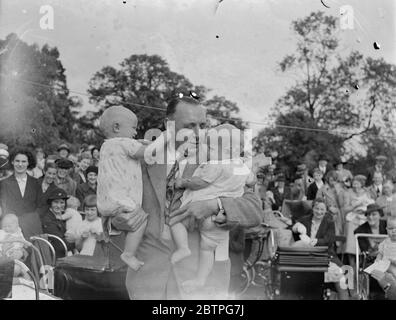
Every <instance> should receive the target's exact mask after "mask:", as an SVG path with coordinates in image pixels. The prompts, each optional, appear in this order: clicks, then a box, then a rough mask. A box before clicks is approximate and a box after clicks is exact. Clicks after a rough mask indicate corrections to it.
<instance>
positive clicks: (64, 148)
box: [58, 143, 70, 159]
mask: <svg viewBox="0 0 396 320" xmlns="http://www.w3.org/2000/svg"><path fill="white" fill-rule="evenodd" d="M69 154H70V148H69V146H68V145H67V144H66V143H63V144H61V145H60V146H59V147H58V155H59V158H61V159H67V157H68V156H69Z"/></svg>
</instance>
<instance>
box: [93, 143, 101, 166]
mask: <svg viewBox="0 0 396 320" xmlns="http://www.w3.org/2000/svg"><path fill="white" fill-rule="evenodd" d="M91 156H92V165H93V166H95V167H97V166H98V163H99V158H100V151H99V148H97V147H93V148H92V150H91Z"/></svg>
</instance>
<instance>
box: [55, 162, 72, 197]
mask: <svg viewBox="0 0 396 320" xmlns="http://www.w3.org/2000/svg"><path fill="white" fill-rule="evenodd" d="M55 164H56V168H57V177H56V179H55V185H56V186H57V187H58V188H61V189H63V190H65V191H66V193H67V194H68V195H70V196H75V195H76V189H77V184H76V182H75V181H74V180H73V179H72V178H70V176H69V170H70V169H71V168H72V167H73V162H71V161H70V160H68V159H58V160H56V161H55Z"/></svg>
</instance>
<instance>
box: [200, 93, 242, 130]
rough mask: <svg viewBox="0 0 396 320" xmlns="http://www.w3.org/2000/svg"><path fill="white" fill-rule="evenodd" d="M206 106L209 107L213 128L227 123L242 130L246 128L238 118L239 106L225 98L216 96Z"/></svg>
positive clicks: (205, 103)
mask: <svg viewBox="0 0 396 320" xmlns="http://www.w3.org/2000/svg"><path fill="white" fill-rule="evenodd" d="M204 106H206V107H207V110H208V115H209V117H210V118H211V122H212V125H213V126H216V125H219V124H222V123H225V122H227V123H230V124H232V125H234V126H236V127H237V128H239V129H241V130H243V129H245V128H246V126H244V125H243V122H242V119H241V118H239V117H237V116H236V115H237V114H238V113H239V108H238V106H237V104H236V103H234V102H231V101H229V100H227V99H226V98H225V97H219V96H214V97H213V98H211V99H209V100H207V101H205V102H204Z"/></svg>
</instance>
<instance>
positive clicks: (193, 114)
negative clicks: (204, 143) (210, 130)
mask: <svg viewBox="0 0 396 320" xmlns="http://www.w3.org/2000/svg"><path fill="white" fill-rule="evenodd" d="M169 120H171V121H172V120H173V121H175V133H176V135H177V133H178V132H179V131H180V130H181V129H188V130H191V131H192V132H193V133H194V134H195V137H199V133H200V132H199V131H200V130H201V131H202V130H205V129H206V126H207V122H206V110H205V109H204V108H203V107H202V106H201V105H193V104H189V103H186V102H184V101H181V102H179V104H178V105H177V107H176V112H175V114H174V115H173V116H172V117H171V118H170V119H169ZM197 142H198V141H197ZM181 143H183V141H176V146H177V145H180V144H181Z"/></svg>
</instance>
